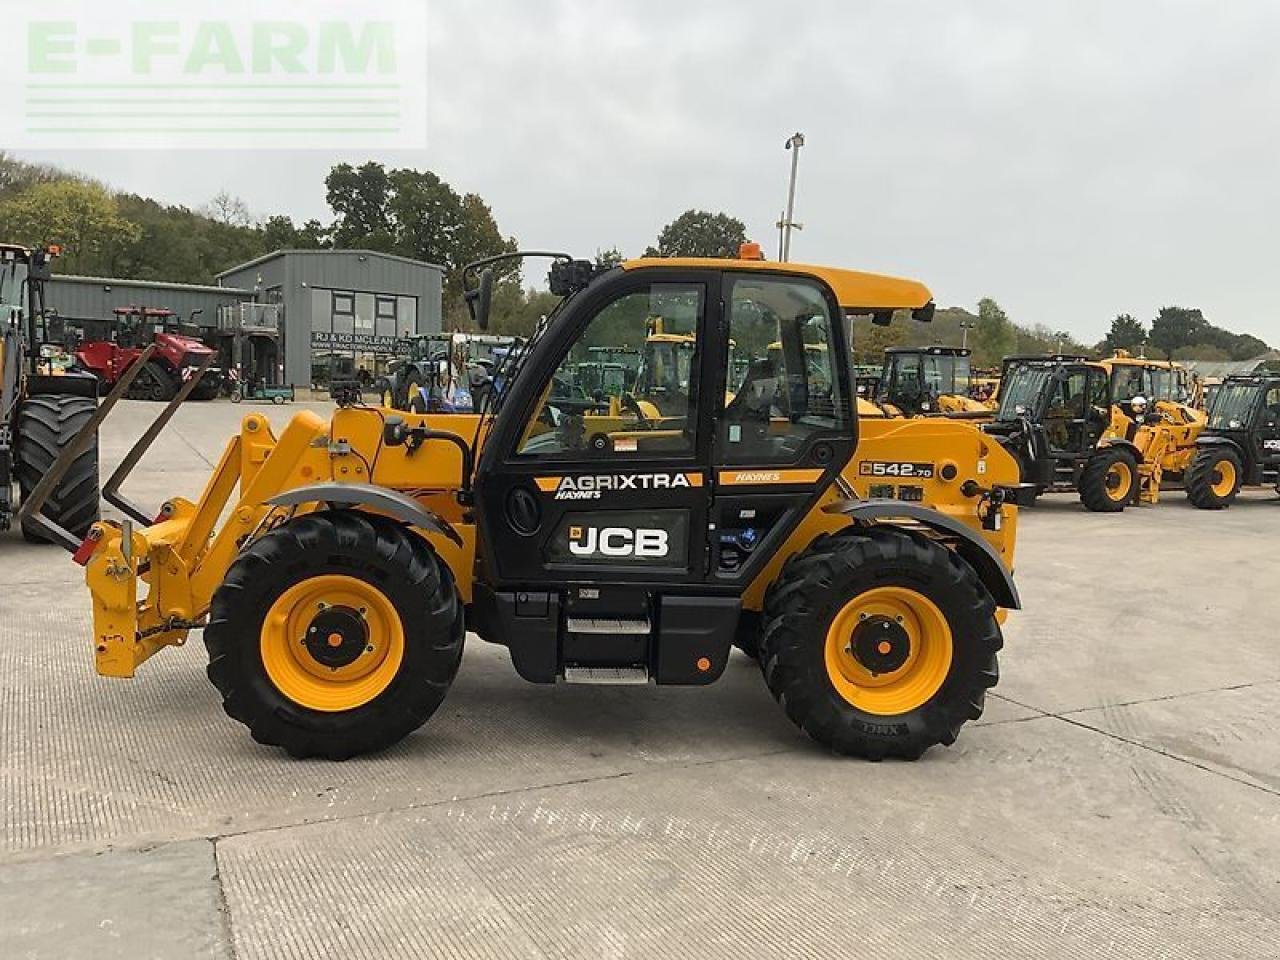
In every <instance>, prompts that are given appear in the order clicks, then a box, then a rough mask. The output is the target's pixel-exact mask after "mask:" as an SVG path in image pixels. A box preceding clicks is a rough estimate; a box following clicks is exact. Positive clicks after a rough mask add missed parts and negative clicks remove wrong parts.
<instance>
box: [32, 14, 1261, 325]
mask: <svg viewBox="0 0 1280 960" xmlns="http://www.w3.org/2000/svg"><path fill="white" fill-rule="evenodd" d="M430 10H431V36H432V48H431V56H430V62H429V78H430V116H429V131H430V133H429V136H430V144H429V148H428V149H427V150H426V151H424V152H420V153H418V152H415V153H386V154H382V155H380V156H378V157H377V159H381V160H385V161H386V162H387V163H389V164H393V165H406V166H418V167H429V168H430V169H432V170H435V171H436V172H438V173H439V174H441V175H442V176H443V177H445V178H446V179H447V180H449V181H450V182H451V183H453V185H454V186H455V187H457V188H458V189H460V190H463V191H475V192H477V193H480V194H481V195H482V196H483V197H484V198H485V199H486V200H487V201H488V202H489V203H490V204H491V205H492V207H493V210H494V214H495V216H496V217H497V219H498V223H499V225H500V227H501V228H502V230H503V231H504V233H508V234H514V235H515V236H516V237H517V238H518V239H519V240H520V241H521V243H522V244H524V245H526V246H536V247H556V248H565V249H568V250H571V251H574V252H581V253H582V254H584V255H590V254H591V253H593V252H594V251H595V250H596V249H597V248H602V247H610V246H617V247H619V248H620V249H621V250H622V251H623V252H624V253H627V254H638V253H639V252H640V251H641V250H642V249H643V248H644V246H645V245H646V244H648V243H651V242H652V241H653V239H654V237H655V236H656V234H657V232H658V230H659V229H660V228H661V227H662V225H663V224H664V223H666V222H668V221H669V220H671V219H672V218H673V217H674V216H675V215H677V214H678V213H680V212H681V211H683V210H684V209H686V208H688V207H701V208H704V209H711V210H725V211H727V212H730V213H732V214H734V215H736V216H738V217H740V218H742V219H743V220H745V221H746V223H747V225H748V230H749V233H750V234H751V235H753V236H754V237H755V238H757V239H759V240H760V241H761V242H763V243H764V244H765V247H766V250H768V251H770V255H771V256H772V255H773V253H774V252H775V251H776V245H777V234H776V231H775V230H774V228H773V224H774V222H775V221H776V220H777V219H778V214H779V211H780V210H781V208H782V205H783V202H784V200H785V188H786V173H787V164H788V162H789V154H787V153H786V151H784V150H783V142H784V141H785V139H786V138H787V137H788V136H789V135H790V134H791V133H792V132H793V131H795V130H802V131H804V133H805V135H806V137H807V140H808V145H807V146H806V147H805V149H804V153H803V155H802V161H801V170H800V187H799V195H798V200H797V215H796V216H797V219H798V220H800V221H801V222H802V223H804V225H805V229H804V232H803V233H800V234H798V235H797V237H796V239H795V241H794V243H793V259H796V260H809V261H814V262H822V263H830V264H832V265H838V266H850V267H856V268H860V269H869V270H876V271H882V272H888V273H897V274H901V275H904V276H911V277H915V278H918V279H920V280H923V281H925V282H926V283H927V284H929V285H930V287H931V288H932V289H933V291H934V294H935V297H936V298H937V300H938V302H939V304H941V305H943V306H947V305H952V304H962V305H969V306H972V305H973V304H974V303H975V302H976V301H977V299H978V298H979V297H982V296H993V297H995V298H996V299H997V300H999V301H1000V302H1001V304H1002V305H1003V306H1004V307H1005V309H1006V310H1007V311H1008V312H1009V314H1010V315H1011V316H1012V317H1013V318H1014V319H1016V320H1018V321H1020V322H1024V323H1037V322H1039V323H1044V324H1047V325H1049V326H1051V327H1055V328H1063V329H1068V330H1071V331H1073V332H1074V333H1075V334H1077V335H1078V336H1080V337H1082V338H1084V339H1087V340H1093V339H1097V338H1099V337H1100V336H1101V335H1102V334H1103V333H1104V332H1105V330H1106V327H1107V325H1108V323H1109V321H1110V318H1111V317H1112V316H1113V315H1114V314H1116V313H1117V312H1130V313H1133V314H1135V315H1136V316H1138V317H1140V318H1141V319H1143V320H1144V321H1149V320H1150V318H1151V317H1152V316H1153V315H1154V313H1155V311H1156V309H1157V308H1158V307H1160V306H1161V305H1164V304H1172V303H1177V304H1181V305H1185V306H1198V307H1201V308H1202V309H1203V310H1204V311H1205V313H1206V315H1207V316H1208V318H1209V319H1210V320H1211V321H1212V322H1215V323H1218V324H1220V325H1223V326H1226V327H1228V328H1231V329H1234V330H1237V331H1244V332H1250V333H1254V334H1256V335H1258V336H1261V337H1262V338H1264V339H1266V340H1268V341H1269V342H1271V343H1280V319H1278V318H1277V314H1276V313H1275V312H1274V311H1273V309H1272V306H1271V303H1270V299H1271V290H1270V289H1269V287H1270V284H1269V282H1268V281H1270V279H1271V275H1272V273H1273V271H1274V260H1275V250H1276V245H1275V242H1274V239H1273V237H1274V234H1275V228H1274V223H1273V221H1274V219H1275V216H1276V214H1277V211H1278V209H1280V175H1278V174H1277V167H1278V166H1280V165H1278V163H1277V161H1278V159H1280V110H1278V109H1277V104H1278V103H1280V57H1278V56H1277V41H1280V3H1276V2H1274V0H1229V2H1226V0H1164V2H1159V0H1111V2H1098V0H1035V2H1026V0H972V2H965V0H919V2H911V0H896V2H894V0H874V2H873V0H848V2H812V0H810V2H806V3H795V4H787V3H779V2H777V0H771V2H756V0H737V2H732V3H728V2H726V3H720V2H716V3H702V2H699V3H692V2H684V3H674V2H667V0H649V2H647V3H644V4H635V3H604V2H591V3H588V2H586V0H578V2H568V0H547V2H539V0H523V2H521V0H483V2H478V0H476V2H454V3H445V2H435V3H432V4H431V7H430ZM19 155H20V156H24V157H27V158H30V159H39V160H46V161H52V162H57V163H60V164H64V165H67V166H71V167H74V168H76V169H79V170H82V171H84V172H86V173H89V174H91V175H93V176H96V177H98V178H100V179H102V180H105V181H106V182H108V183H109V184H111V185H112V186H115V187H117V188H121V189H127V190H131V191H135V192H139V193H143V194H150V195H152V196H154V197H156V198H157V199H161V200H164V201H168V202H174V203H184V204H188V205H191V206H200V205H202V204H204V203H206V202H207V201H208V200H209V198H210V197H212V196H213V195H214V194H215V193H217V192H218V191H219V190H222V189H226V190H229V191H231V192H232V193H235V194H238V195H240V196H242V197H243V198H244V199H245V200H246V201H247V202H248V204H249V205H250V207H251V208H252V210H253V211H254V213H255V214H257V215H262V216H265V215H267V214H270V213H276V212H284V213H288V214H291V215H292V216H294V217H295V219H299V220H300V219H304V218H307V217H320V218H321V219H327V217H328V211H327V208H326V206H325V202H324V187H323V179H324V175H325V173H326V172H327V170H328V168H329V167H330V166H331V165H332V164H333V163H335V162H338V161H342V160H347V161H351V162H359V161H361V160H364V159H367V158H368V154H367V153H366V152H365V151H362V150H361V149H360V147H359V146H358V145H356V144H353V145H352V147H351V149H350V150H348V151H345V152H343V153H342V154H337V153H334V152H331V151H316V152H273V153H261V152H254V151H253V150H252V148H251V146H250V145H248V144H246V147H245V149H244V150H243V151H241V152H175V153H159V152H120V151H117V152H108V153H100V154H96V155H90V154H87V153H83V152H81V153H75V152H65V153H58V154H48V153H42V154H35V153H31V152H20V153H19Z"/></svg>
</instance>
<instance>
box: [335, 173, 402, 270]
mask: <svg viewBox="0 0 1280 960" xmlns="http://www.w3.org/2000/svg"><path fill="white" fill-rule="evenodd" d="M324 185H325V190H326V197H327V198H328V201H329V208H330V209H331V210H332V211H333V213H334V216H335V220H334V224H333V245H334V246H335V247H340V248H346V249H352V248H361V249H368V250H378V251H380V252H383V253H389V252H390V251H391V249H392V247H393V246H394V245H395V241H394V239H393V236H392V230H391V224H390V220H389V203H390V199H391V190H392V187H391V176H390V175H389V174H388V173H387V171H386V168H385V167H383V165H382V164H380V163H376V162H374V161H372V160H370V161H369V162H368V163H364V164H361V165H360V166H359V167H353V166H351V164H349V163H340V164H338V165H337V166H335V167H334V168H333V169H332V170H330V171H329V176H327V177H326V178H325V181H324Z"/></svg>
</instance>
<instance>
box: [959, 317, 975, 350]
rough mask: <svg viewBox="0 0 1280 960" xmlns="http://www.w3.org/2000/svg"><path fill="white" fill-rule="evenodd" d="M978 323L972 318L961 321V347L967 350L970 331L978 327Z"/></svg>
mask: <svg viewBox="0 0 1280 960" xmlns="http://www.w3.org/2000/svg"><path fill="white" fill-rule="evenodd" d="M976 326H977V324H976V323H974V322H973V321H972V320H961V321H960V349H961V350H967V349H968V347H969V331H970V330H972V329H973V328H974V327H976Z"/></svg>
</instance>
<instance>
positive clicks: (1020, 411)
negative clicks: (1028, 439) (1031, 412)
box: [1013, 403, 1027, 416]
mask: <svg viewBox="0 0 1280 960" xmlns="http://www.w3.org/2000/svg"><path fill="white" fill-rule="evenodd" d="M1013 412H1014V413H1016V414H1017V415H1018V416H1022V415H1023V414H1024V413H1026V412H1027V408H1026V407H1024V406H1023V405H1022V404H1020V403H1019V404H1016V405H1015V406H1014V408H1013Z"/></svg>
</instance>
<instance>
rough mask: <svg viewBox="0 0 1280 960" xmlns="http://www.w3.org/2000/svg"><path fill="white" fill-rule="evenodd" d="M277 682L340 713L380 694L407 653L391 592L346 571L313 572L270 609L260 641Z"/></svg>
mask: <svg viewBox="0 0 1280 960" xmlns="http://www.w3.org/2000/svg"><path fill="white" fill-rule="evenodd" d="M259 648H260V651H261V655H262V665H263V667H264V668H265V669H266V671H267V676H268V677H269V678H270V679H271V682H272V683H273V684H274V685H275V688H276V689H277V690H279V691H280V693H282V694H283V695H284V696H286V697H288V698H289V699H290V700H292V701H293V702H294V703H296V704H298V705H299V706H303V707H307V708H309V709H311V710H322V711H324V712H327V713H337V712H340V711H343V710H354V709H355V708H356V707H360V706H363V705H364V704H366V703H368V702H369V701H371V700H373V699H374V698H375V697H377V696H378V695H379V694H381V693H382V692H383V691H384V690H386V689H387V687H388V686H389V685H390V684H391V681H392V680H394V679H395V676H396V674H397V673H398V672H399V671H400V664H401V662H402V661H403V660H404V626H403V625H402V624H401V622H400V615H399V614H398V613H397V612H396V608H395V607H394V606H393V605H392V603H391V601H390V600H389V599H387V597H386V595H385V594H384V593H383V592H382V591H381V590H379V589H378V588H377V587H375V586H373V585H372V584H370V583H367V582H365V581H364V580H359V579H357V578H355V577H348V576H343V575H337V574H333V575H325V576H319V577H310V578H308V579H306V580H302V581H300V582H298V583H295V584H294V585H293V586H292V587H290V588H289V589H288V590H286V591H285V592H284V593H282V594H281V595H280V596H279V598H277V600H276V602H275V603H273V604H272V605H271V609H270V610H268V611H267V616H266V619H265V620H264V621H263V623H262V631H261V635H260V640H259Z"/></svg>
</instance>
